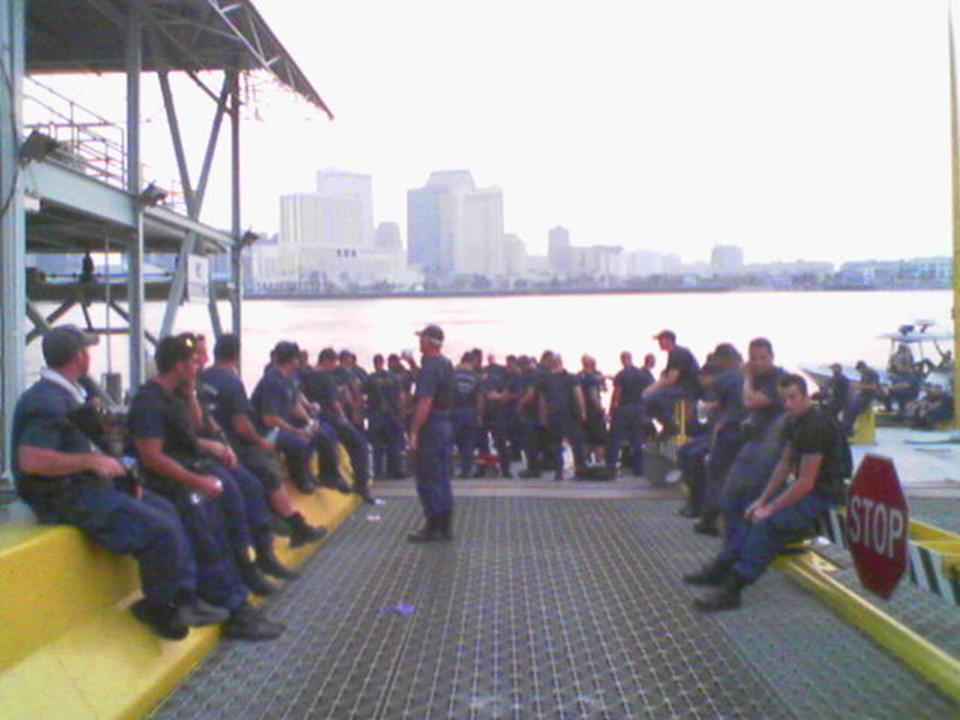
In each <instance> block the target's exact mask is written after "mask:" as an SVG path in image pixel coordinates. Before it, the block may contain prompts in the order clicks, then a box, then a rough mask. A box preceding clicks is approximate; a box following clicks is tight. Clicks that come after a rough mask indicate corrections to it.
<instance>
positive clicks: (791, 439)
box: [684, 375, 853, 612]
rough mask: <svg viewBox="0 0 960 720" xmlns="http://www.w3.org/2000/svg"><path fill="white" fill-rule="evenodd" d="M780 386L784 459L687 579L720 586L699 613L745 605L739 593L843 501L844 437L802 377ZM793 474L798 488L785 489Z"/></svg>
mask: <svg viewBox="0 0 960 720" xmlns="http://www.w3.org/2000/svg"><path fill="white" fill-rule="evenodd" d="M778 386H779V391H780V396H781V398H782V400H783V406H784V408H785V410H786V414H787V421H786V423H785V424H784V427H783V437H784V440H785V445H784V449H783V454H782V455H781V457H780V461H779V463H778V464H777V466H776V468H775V469H774V471H773V474H772V475H771V477H770V480H769V482H768V483H767V485H766V487H765V488H764V490H763V492H762V493H761V494H760V497H758V498H757V499H756V500H755V501H754V502H752V503H751V504H750V506H749V507H747V509H746V512H745V513H744V517H745V519H746V521H747V522H746V523H745V524H743V525H741V526H740V531H739V532H737V533H736V534H735V535H732V536H729V537H728V538H727V542H726V544H725V545H724V548H723V551H722V552H721V553H720V555H719V556H718V557H717V558H716V559H715V560H714V561H713V562H712V563H710V564H709V565H708V566H707V567H705V568H704V569H703V570H701V571H700V572H697V573H694V574H692V575H687V576H685V577H684V580H685V581H686V582H688V583H691V584H694V585H714V586H717V587H716V590H715V591H713V592H712V593H711V594H709V595H707V596H706V597H703V598H697V599H696V600H695V601H694V606H695V607H696V608H697V609H698V610H702V611H704V612H711V611H716V610H733V609H735V608H738V607H740V592H741V590H742V589H743V588H744V587H745V586H746V585H748V584H750V583H752V582H755V581H756V580H757V579H758V578H759V577H760V576H761V575H762V574H763V573H764V571H765V570H766V569H767V567H768V566H769V565H770V563H771V562H773V560H774V558H776V556H777V554H778V553H779V552H780V551H781V550H783V548H784V547H785V546H786V545H787V544H789V543H790V542H793V541H795V540H796V539H797V535H798V533H803V532H805V531H809V530H811V529H813V528H816V527H817V525H818V523H819V521H820V518H821V517H822V516H823V514H824V513H825V512H826V511H827V510H828V509H829V508H830V507H833V506H835V505H836V504H838V503H839V502H842V500H843V495H844V484H843V481H844V479H845V478H847V477H848V476H849V474H850V471H851V469H852V466H853V462H852V459H851V457H850V447H849V445H847V442H846V437H845V436H843V435H842V433H841V431H840V429H839V427H838V426H837V425H836V423H835V422H834V421H833V420H832V419H831V418H829V417H828V416H827V415H826V414H824V413H823V412H822V411H821V410H818V409H817V408H815V407H814V406H813V403H812V401H811V399H810V397H809V396H808V395H807V384H806V381H804V379H803V378H802V377H800V376H799V375H784V376H783V377H781V378H780V381H779V383H778ZM791 475H792V476H793V477H794V478H795V480H794V482H792V483H790V484H786V485H785V483H786V481H787V478H788V477H789V476H791Z"/></svg>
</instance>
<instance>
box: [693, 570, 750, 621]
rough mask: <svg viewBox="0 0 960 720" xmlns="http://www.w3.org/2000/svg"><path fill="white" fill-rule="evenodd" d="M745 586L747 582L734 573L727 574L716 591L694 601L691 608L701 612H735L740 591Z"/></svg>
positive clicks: (738, 605)
mask: <svg viewBox="0 0 960 720" xmlns="http://www.w3.org/2000/svg"><path fill="white" fill-rule="evenodd" d="M746 584H747V581H746V580H744V579H743V578H742V577H740V576H739V575H737V574H736V573H735V572H729V573H727V577H726V578H725V579H724V581H723V583H722V584H721V585H720V586H719V587H718V588H717V589H716V590H714V591H713V592H711V593H710V594H709V595H706V596H705V597H702V598H697V599H695V600H694V601H693V606H694V607H695V608H696V609H697V610H700V611H701V612H717V611H720V610H736V609H737V608H739V607H740V591H741V590H743V588H744V586H745V585H746Z"/></svg>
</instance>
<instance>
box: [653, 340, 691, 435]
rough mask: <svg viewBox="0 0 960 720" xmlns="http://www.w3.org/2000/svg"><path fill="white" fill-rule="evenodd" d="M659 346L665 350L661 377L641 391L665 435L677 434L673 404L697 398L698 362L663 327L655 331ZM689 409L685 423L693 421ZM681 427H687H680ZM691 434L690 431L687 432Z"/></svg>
mask: <svg viewBox="0 0 960 720" xmlns="http://www.w3.org/2000/svg"><path fill="white" fill-rule="evenodd" d="M654 340H656V341H657V342H658V343H659V344H660V349H661V350H663V351H664V352H666V353H667V367H666V368H665V369H664V371H663V374H662V375H661V376H660V379H659V380H657V381H656V382H655V383H653V385H650V386H649V387H647V388H646V389H645V390H644V391H643V398H644V400H645V402H646V405H647V411H648V412H649V413H650V414H651V415H652V416H653V417H654V418H656V419H657V421H658V422H659V423H660V425H661V427H662V429H663V430H662V434H663V435H664V436H665V437H669V436H673V435H676V434H677V433H678V432H679V431H680V430H681V428H678V427H677V426H676V425H677V423H676V420H675V412H676V404H677V403H678V402H691V401H693V400H696V398H697V394H698V393H699V389H700V388H699V384H698V381H697V372H698V371H699V370H700V366H699V364H698V363H697V360H696V358H695V357H694V356H693V353H691V352H690V351H689V350H688V349H687V348H685V347H683V346H681V345H677V336H676V334H675V333H674V332H673V331H672V330H662V331H660V332H659V333H658V334H656V335H654ZM691 415H694V414H693V413H689V414H688V417H687V425H688V426H692V425H695V424H696V417H690V416H691ZM683 429H684V430H686V429H688V428H683ZM688 434H692V433H688Z"/></svg>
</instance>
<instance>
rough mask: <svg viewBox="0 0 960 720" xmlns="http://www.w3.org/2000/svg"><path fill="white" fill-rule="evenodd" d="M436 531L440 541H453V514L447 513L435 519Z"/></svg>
mask: <svg viewBox="0 0 960 720" xmlns="http://www.w3.org/2000/svg"><path fill="white" fill-rule="evenodd" d="M437 529H438V530H439V531H440V539H441V540H453V513H452V512H448V513H444V514H443V515H440V516H439V517H438V518H437Z"/></svg>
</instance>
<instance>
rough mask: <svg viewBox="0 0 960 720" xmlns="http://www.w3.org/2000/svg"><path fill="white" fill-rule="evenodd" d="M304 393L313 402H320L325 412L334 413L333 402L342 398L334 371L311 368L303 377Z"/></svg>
mask: <svg viewBox="0 0 960 720" xmlns="http://www.w3.org/2000/svg"><path fill="white" fill-rule="evenodd" d="M302 388H303V394H304V395H306V397H307V399H308V400H310V401H311V402H315V403H318V404H319V405H320V409H321V411H322V412H323V413H325V414H327V415H330V414H332V413H333V404H334V403H335V402H338V401H339V400H340V393H339V391H338V390H337V381H336V379H335V377H334V372H331V371H328V370H318V369H317V368H309V372H306V373H304V375H303V379H302Z"/></svg>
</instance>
